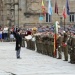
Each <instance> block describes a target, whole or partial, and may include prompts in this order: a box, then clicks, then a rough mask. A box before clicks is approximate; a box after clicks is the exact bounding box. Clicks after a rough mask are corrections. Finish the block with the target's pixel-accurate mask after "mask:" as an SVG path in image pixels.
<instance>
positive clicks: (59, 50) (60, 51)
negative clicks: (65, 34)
mask: <svg viewBox="0 0 75 75" xmlns="http://www.w3.org/2000/svg"><path fill="white" fill-rule="evenodd" d="M57 50H58V59H61V58H62V36H61V35H60V34H59V35H58V38H57Z"/></svg>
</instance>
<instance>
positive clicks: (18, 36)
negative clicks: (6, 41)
mask: <svg viewBox="0 0 75 75" xmlns="http://www.w3.org/2000/svg"><path fill="white" fill-rule="evenodd" d="M21 32H22V30H18V31H17V32H13V34H14V37H15V38H16V48H15V50H16V56H17V58H20V51H21V45H22V37H21Z"/></svg>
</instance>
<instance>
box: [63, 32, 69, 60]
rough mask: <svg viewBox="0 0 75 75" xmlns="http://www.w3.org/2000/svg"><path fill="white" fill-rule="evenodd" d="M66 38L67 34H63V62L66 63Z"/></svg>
mask: <svg viewBox="0 0 75 75" xmlns="http://www.w3.org/2000/svg"><path fill="white" fill-rule="evenodd" d="M67 39H68V36H67V33H64V37H63V51H64V59H65V60H64V61H68V45H67V41H68V40H67Z"/></svg>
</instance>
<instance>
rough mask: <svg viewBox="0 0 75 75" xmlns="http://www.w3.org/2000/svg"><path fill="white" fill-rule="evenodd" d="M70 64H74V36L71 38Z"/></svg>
mask: <svg viewBox="0 0 75 75" xmlns="http://www.w3.org/2000/svg"><path fill="white" fill-rule="evenodd" d="M70 63H72V64H75V35H74V36H72V38H71V51H70Z"/></svg>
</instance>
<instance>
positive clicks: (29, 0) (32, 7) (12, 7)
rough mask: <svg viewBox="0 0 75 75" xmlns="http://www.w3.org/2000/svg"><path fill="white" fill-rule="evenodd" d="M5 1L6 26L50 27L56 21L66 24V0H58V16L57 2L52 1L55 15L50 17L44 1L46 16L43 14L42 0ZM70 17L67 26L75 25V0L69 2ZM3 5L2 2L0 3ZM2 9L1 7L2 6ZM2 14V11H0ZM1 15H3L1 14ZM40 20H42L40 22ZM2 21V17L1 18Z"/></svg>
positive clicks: (4, 15)
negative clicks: (64, 9) (64, 15)
mask: <svg viewBox="0 0 75 75" xmlns="http://www.w3.org/2000/svg"><path fill="white" fill-rule="evenodd" d="M0 1H3V10H4V13H3V17H4V25H9V26H10V25H16V26H21V25H23V26H26V27H29V26H34V25H37V24H42V25H50V24H53V23H54V22H55V21H59V22H60V23H62V24H63V23H64V18H63V16H62V12H63V7H64V6H65V5H66V0H57V5H58V13H59V15H58V14H56V13H55V12H54V11H55V1H56V0H51V4H52V10H53V14H52V15H51V16H50V15H49V14H48V12H47V11H48V3H49V2H48V1H49V0H43V1H44V5H45V8H46V15H45V16H43V14H42V7H41V5H42V3H41V1H42V0H0ZM68 1H69V8H70V15H69V16H67V18H66V20H65V22H66V24H74V23H75V4H74V3H75V0H68ZM0 3H1V2H0ZM0 8H2V7H1V5H0ZM0 13H1V11H0ZM0 15H1V14H0ZM40 18H42V19H41V20H40ZM0 20H1V16H0Z"/></svg>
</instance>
